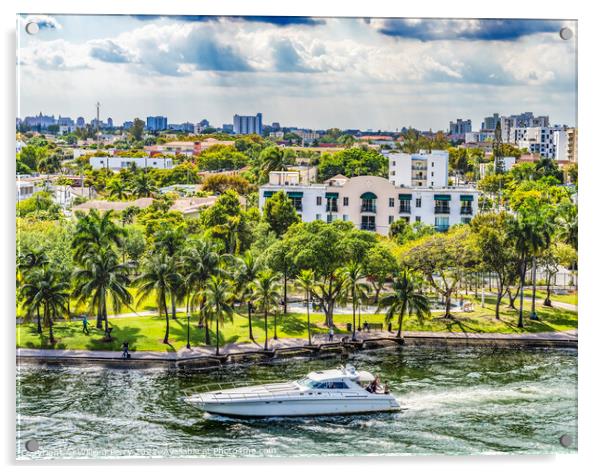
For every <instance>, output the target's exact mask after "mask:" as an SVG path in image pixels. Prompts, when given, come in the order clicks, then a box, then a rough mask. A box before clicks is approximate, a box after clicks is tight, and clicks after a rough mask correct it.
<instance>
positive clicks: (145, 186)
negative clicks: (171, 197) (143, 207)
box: [132, 171, 157, 197]
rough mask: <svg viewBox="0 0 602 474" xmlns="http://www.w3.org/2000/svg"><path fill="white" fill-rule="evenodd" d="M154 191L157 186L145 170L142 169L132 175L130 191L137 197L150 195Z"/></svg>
mask: <svg viewBox="0 0 602 474" xmlns="http://www.w3.org/2000/svg"><path fill="white" fill-rule="evenodd" d="M156 191H157V186H156V185H155V183H154V182H153V180H152V179H151V178H150V177H149V176H148V175H147V174H146V172H144V171H142V172H141V173H138V174H137V175H136V176H135V177H134V180H133V182H132V192H133V193H134V194H135V195H136V196H137V197H151V196H152V195H153V194H154V193H155V192H156Z"/></svg>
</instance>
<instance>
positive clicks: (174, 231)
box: [155, 227, 186, 320]
mask: <svg viewBox="0 0 602 474" xmlns="http://www.w3.org/2000/svg"><path fill="white" fill-rule="evenodd" d="M185 240H186V236H185V235H184V231H183V230H182V228H180V227H177V228H167V229H161V230H159V231H158V232H157V233H156V235H155V250H156V251H159V252H164V253H165V254H166V255H167V256H168V257H169V258H170V259H171V260H173V261H174V262H176V261H177V254H178V253H179V252H180V251H181V249H182V246H183V245H184V241H185ZM184 286H185V281H184V279H183V278H179V279H178V281H175V280H174V285H173V288H172V289H171V290H170V292H169V299H170V302H171V318H172V319H173V320H176V319H177V318H176V302H177V298H178V294H182V290H183V288H184Z"/></svg>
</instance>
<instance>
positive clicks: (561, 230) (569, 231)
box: [556, 203, 579, 250]
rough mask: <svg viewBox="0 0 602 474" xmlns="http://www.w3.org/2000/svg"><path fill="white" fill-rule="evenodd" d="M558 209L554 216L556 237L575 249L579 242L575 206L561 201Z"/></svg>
mask: <svg viewBox="0 0 602 474" xmlns="http://www.w3.org/2000/svg"><path fill="white" fill-rule="evenodd" d="M558 210H559V212H558V216H557V218H556V223H557V224H558V227H557V232H558V234H557V235H558V238H559V239H560V240H562V241H563V242H565V243H567V244H569V245H571V246H572V247H573V248H574V249H575V250H577V247H578V244H579V238H578V225H579V222H578V219H577V206H574V205H573V204H572V203H563V204H561V205H560V206H559V209H558Z"/></svg>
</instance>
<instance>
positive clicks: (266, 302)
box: [251, 270, 280, 351]
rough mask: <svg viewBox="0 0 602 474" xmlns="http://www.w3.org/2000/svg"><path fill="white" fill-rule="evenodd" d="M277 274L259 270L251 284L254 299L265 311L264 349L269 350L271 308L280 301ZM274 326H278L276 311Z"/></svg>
mask: <svg viewBox="0 0 602 474" xmlns="http://www.w3.org/2000/svg"><path fill="white" fill-rule="evenodd" d="M278 280H279V277H278V275H277V274H274V273H273V272H271V271H269V270H263V271H261V272H259V274H258V275H257V278H256V279H255V281H254V282H253V283H252V284H251V289H252V292H253V299H254V301H255V302H256V303H257V307H258V308H261V310H262V311H263V322H264V330H265V345H264V349H265V350H266V351H267V350H268V314H269V312H270V309H271V308H273V307H274V306H278V303H279V302H280V285H279V283H278ZM274 326H276V313H274Z"/></svg>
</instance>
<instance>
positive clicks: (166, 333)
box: [162, 294, 169, 344]
mask: <svg viewBox="0 0 602 474" xmlns="http://www.w3.org/2000/svg"><path fill="white" fill-rule="evenodd" d="M162 300H163V310H164V311H165V337H164V338H163V344H169V311H167V300H166V298H165V294H163V298H162Z"/></svg>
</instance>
